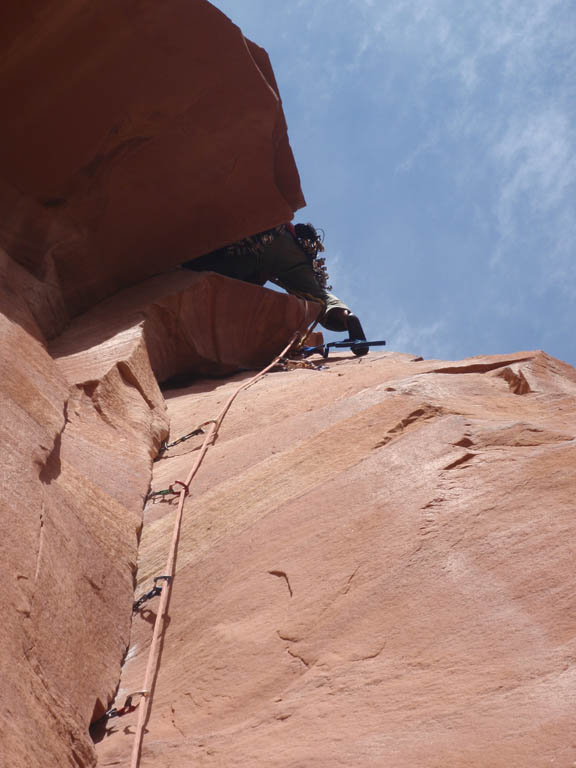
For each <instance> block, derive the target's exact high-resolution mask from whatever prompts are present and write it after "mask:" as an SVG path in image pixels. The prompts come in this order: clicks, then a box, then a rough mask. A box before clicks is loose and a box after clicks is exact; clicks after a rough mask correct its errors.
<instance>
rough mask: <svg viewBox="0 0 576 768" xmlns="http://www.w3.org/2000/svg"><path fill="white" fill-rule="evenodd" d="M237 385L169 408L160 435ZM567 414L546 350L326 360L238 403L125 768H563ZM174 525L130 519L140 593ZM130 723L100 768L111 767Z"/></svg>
mask: <svg viewBox="0 0 576 768" xmlns="http://www.w3.org/2000/svg"><path fill="white" fill-rule="evenodd" d="M239 381H240V379H239V378H238V377H236V379H231V380H229V381H226V382H223V383H221V384H218V385H215V384H214V383H213V382H203V383H202V382H198V383H197V384H196V385H195V386H193V387H191V388H189V389H182V390H180V391H177V392H174V393H172V394H171V396H170V398H169V399H168V401H167V405H168V413H169V416H170V420H171V434H172V435H173V437H177V436H178V435H180V434H184V433H186V432H189V431H190V429H191V428H193V426H194V425H196V424H198V423H199V422H201V421H203V420H205V419H207V418H210V417H212V416H214V415H215V414H216V412H217V411H218V409H219V407H220V404H221V403H222V402H223V401H224V399H225V398H226V397H227V396H228V395H229V394H230V393H231V392H232V391H233V388H234V387H236V386H238V383H239ZM575 413H576V371H574V369H573V368H571V367H569V366H567V365H565V364H563V363H560V362H559V361H557V360H554V359H552V358H550V357H548V356H547V355H545V354H543V353H518V354H514V355H509V356H505V355H501V356H494V357H485V358H474V359H471V360H464V361H461V362H458V363H443V362H440V361H418V360H415V359H414V358H411V357H410V356H409V355H401V354H390V353H386V354H383V355H371V356H369V357H366V358H364V359H360V360H357V359H354V358H352V357H351V356H345V355H341V356H339V357H338V358H337V359H334V360H332V361H331V362H329V364H328V366H327V368H326V369H324V370H322V371H308V370H300V371H295V372H290V373H287V372H284V373H281V372H279V373H274V374H271V375H270V376H269V377H267V378H266V379H265V380H264V381H263V382H261V383H259V384H258V385H257V386H256V387H254V388H252V389H249V390H248V391H247V392H245V393H243V394H242V395H241V399H240V400H238V401H237V404H236V406H235V407H234V410H233V411H232V412H231V413H230V416H229V419H228V421H227V422H225V426H224V428H223V430H222V432H221V437H220V438H219V440H218V442H217V444H216V446H215V447H214V449H213V450H212V453H211V454H210V455H209V458H208V459H207V461H206V463H205V465H204V468H203V470H202V472H201V474H200V475H199V477H198V479H197V482H196V483H195V485H194V487H193V488H192V489H191V496H190V498H189V499H188V500H187V501H186V505H185V520H184V526H183V530H182V536H181V541H180V547H179V553H178V560H177V575H176V578H175V580H174V586H173V592H172V598H171V602H170V606H169V618H168V626H167V629H166V633H165V638H164V645H163V650H162V657H161V666H160V671H159V675H158V680H157V685H156V691H155V696H154V700H153V703H152V710H151V716H150V719H149V721H148V723H147V729H146V734H145V737H144V750H143V754H142V763H141V764H142V766H143V768H168V767H170V768H180V766H182V768H184V766H186V767H187V766H190V765H197V766H209V765H218V766H230V765H234V766H250V768H254V767H255V766H266V767H267V768H268V767H269V766H278V767H282V768H292V767H294V766H311V765H319V766H323V768H332V766H334V768H335V767H336V766H342V765H347V766H363V767H364V766H366V767H370V768H381V767H382V766H394V768H401V767H402V766H410V767H412V766H415V765H417V766H426V767H427V768H432V767H433V766H434V767H436V766H438V767H439V766H442V768H447V767H448V766H450V767H453V768H462V766H475V767H477V768H497V767H498V768H511V767H512V766H514V767H517V768H521V767H522V768H525V766H531V768H540V767H541V768H544V766H550V765H565V766H569V765H572V764H573V762H574V761H575V759H576V747H575V746H574V741H573V739H572V738H571V735H570V734H571V733H572V731H573V728H574V724H575V714H574V713H575V707H574V705H575V691H576V687H575V680H576V667H575V664H574V659H575V653H576V619H575V618H574V617H575V615H576V611H575V609H576V598H575V595H574V589H573V584H574V577H575V575H576V574H575V570H576V568H575V557H574V555H575V551H574V541H575V533H576V530H575V526H576V518H575V515H574V512H575V504H574V497H575V496H574V490H575V484H576V439H575V435H576V420H575ZM199 439H200V438H196V442H194V441H190V442H187V443H183V444H181V445H180V446H177V447H176V448H173V449H172V450H171V451H170V453H169V455H168V456H167V457H166V458H164V459H163V460H162V461H161V462H159V463H158V464H156V465H155V471H154V477H153V487H154V488H165V487H167V485H168V484H169V483H170V482H171V481H172V480H174V479H177V478H181V477H183V476H185V475H186V474H187V471H188V468H189V466H190V464H191V461H192V460H193V458H194V456H195V449H196V448H197V446H198V442H197V441H198V440H199ZM172 511H173V507H172V506H171V505H170V504H169V503H168V502H167V501H166V500H164V501H163V502H160V503H158V502H157V503H152V502H149V503H148V504H147V506H146V510H145V527H144V532H143V538H142V543H141V548H140V561H139V573H138V589H137V592H138V593H142V592H143V591H144V590H145V589H147V587H148V586H149V585H151V580H152V578H153V577H154V576H155V575H158V574H161V573H162V572H163V568H164V563H165V558H166V555H167V551H168V545H169V540H170V535H171V528H172V523H173V514H172ZM157 604H158V601H157V600H155V601H152V602H151V603H148V604H147V607H146V610H145V611H143V612H142V614H139V615H137V616H136V617H135V619H134V623H133V629H132V638H131V641H130V642H131V645H130V651H129V655H128V660H127V663H126V665H125V666H124V669H123V674H122V682H121V690H120V691H119V696H118V700H119V702H120V703H122V702H123V699H124V697H125V695H126V694H127V693H128V692H129V691H133V690H137V689H139V688H140V687H141V685H142V681H143V679H144V666H145V663H146V659H147V652H148V647H149V642H150V637H151V631H152V630H151V623H150V622H151V621H152V620H153V618H154V616H155V610H156V607H157ZM136 716H137V713H133V714H131V715H126V716H125V717H123V718H118V719H117V720H110V721H109V723H108V728H107V730H106V731H103V732H101V733H100V738H101V741H100V743H99V745H98V751H99V763H98V764H99V766H102V768H104V767H105V766H114V765H125V764H127V760H128V756H129V753H130V750H131V747H132V743H133V731H134V728H133V725H134V722H135V718H136Z"/></svg>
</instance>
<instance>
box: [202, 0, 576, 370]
mask: <svg viewBox="0 0 576 768" xmlns="http://www.w3.org/2000/svg"><path fill="white" fill-rule="evenodd" d="M214 4H215V5H216V6H217V7H218V8H220V9H221V10H222V11H224V13H226V14H227V15H228V16H229V17H230V18H231V19H232V20H233V21H234V22H235V23H237V24H238V25H239V26H240V27H241V28H242V30H243V31H244V34H245V35H246V36H247V37H249V38H251V39H252V40H254V41H255V42H256V43H258V44H259V45H262V46H263V47H264V48H266V50H267V51H268V53H269V55H270V58H271V60H272V64H273V67H274V71H275V74H276V78H277V80H278V84H279V87H280V92H281V95H282V99H283V102H284V110H285V113H286V119H287V121H288V129H289V135H290V141H291V144H292V148H293V150H294V154H295V157H296V162H297V164H298V168H299V171H300V175H301V177H302V188H303V190H304V194H305V196H306V199H307V201H308V206H307V208H305V209H304V210H303V211H301V212H299V213H298V214H297V215H296V219H295V220H296V221H298V220H300V221H302V220H303V221H312V222H313V223H314V224H315V225H316V226H317V227H322V228H323V229H324V230H325V232H326V240H325V245H326V250H327V254H326V255H327V261H328V270H329V273H330V277H331V281H332V284H333V285H334V290H335V292H336V293H338V295H340V296H341V298H342V299H344V300H345V301H346V302H347V303H348V304H349V305H350V306H351V308H352V309H353V310H354V311H355V312H356V313H357V314H358V315H359V317H360V318H361V320H362V322H363V324H364V326H365V329H366V332H367V335H368V336H369V337H372V338H385V339H387V340H388V343H389V349H393V350H396V351H404V352H411V353H415V354H419V355H422V356H423V357H427V358H430V357H438V358H443V359H459V358H462V357H467V356H471V355H479V354H494V353H501V352H514V351H519V350H526V349H539V348H541V349H544V350H545V351H546V352H548V353H549V354H552V355H554V356H556V357H559V358H561V359H563V360H566V361H567V362H570V363H572V364H573V365H576V311H575V300H576V120H575V117H576V115H575V113H576V3H574V0H293V1H292V2H291V3H287V4H284V3H272V2H270V0H241V2H239V1H238V0H234V2H233V1H232V0H216V2H215V3H214Z"/></svg>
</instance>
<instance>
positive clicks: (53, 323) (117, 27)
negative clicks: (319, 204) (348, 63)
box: [0, 0, 304, 335]
mask: <svg viewBox="0 0 576 768" xmlns="http://www.w3.org/2000/svg"><path fill="white" fill-rule="evenodd" d="M2 16H3V17H4V19H3V24H1V25H0V45H1V46H2V50H3V51H4V55H3V58H2V61H1V62H0V100H1V103H2V113H3V118H2V122H1V125H0V167H1V169H2V170H1V179H2V184H0V209H1V210H2V221H1V223H0V245H1V246H2V247H3V248H4V249H5V250H6V251H7V252H8V253H9V255H10V256H11V257H12V258H13V259H14V260H15V261H17V262H18V263H19V264H21V265H23V266H24V267H26V268H27V269H28V270H29V271H30V272H31V273H32V275H33V277H34V278H36V281H34V280H32V279H30V280H29V283H31V284H32V285H33V286H35V285H36V284H37V281H39V282H40V283H41V284H42V286H41V289H38V290H39V292H40V293H41V294H42V296H43V306H42V307H38V306H37V305H38V301H36V302H33V306H32V311H33V312H34V313H35V315H36V319H37V320H39V321H40V324H41V326H42V327H43V328H45V329H46V331H47V332H48V334H49V335H55V333H56V332H59V330H60V329H61V327H62V324H63V322H65V320H66V317H67V313H72V314H75V313H77V312H78V311H80V310H83V309H86V308H87V307H88V306H91V305H92V304H94V303H95V302H96V301H98V300H99V299H101V298H104V297H105V296H107V295H109V294H111V293H113V292H115V291H116V290H118V288H120V287H123V286H125V285H128V284H131V283H135V282H137V281H139V280H141V279H143V278H145V277H149V276H150V275H153V274H157V273H159V272H164V271H166V270H167V269H169V268H171V267H174V266H176V265H177V264H181V263H182V262H183V261H185V260H186V259H189V258H193V257H194V256H198V255H200V254H202V253H206V252H208V251H210V250H212V249H214V248H216V247H219V246H221V245H224V244H226V243H230V242H233V241H235V240H237V239H239V238H242V237H246V236H247V235H250V234H253V233H254V232H258V231H260V230H262V229H265V228H267V227H271V226H274V225H276V224H279V223H281V222H283V221H288V220H290V219H291V218H292V216H293V214H294V211H295V210H297V209H298V208H301V207H302V206H303V205H304V198H303V196H302V192H301V190H300V182H299V177H298V171H297V169H296V166H295V163H294V159H293V157H292V152H291V149H290V145H289V142H288V137H287V132H286V122H285V119H284V114H283V111H282V105H281V101H280V97H279V94H278V89H277V86H276V82H275V79H274V74H273V72H272V68H271V66H270V62H269V60H268V56H267V54H266V52H265V51H264V50H263V49H262V48H259V47H258V46H257V45H255V44H254V43H252V42H250V41H249V40H246V38H245V37H244V36H243V35H242V32H241V31H240V30H239V29H238V27H236V26H235V25H234V24H232V23H231V22H230V20H229V19H227V18H226V16H224V15H223V14H222V13H221V12H220V11H218V10H217V9H216V8H215V7H214V6H212V5H211V4H210V3H208V2H205V0H196V2H194V3H190V2H187V1H186V0H170V2H164V3H156V4H150V3H137V4H135V3H133V2H129V0H99V2H95V0H82V2H80V3H78V2H69V1H66V2H55V1H54V0H52V2H49V3H46V2H40V1H39V0H31V2H27V3H20V4H18V5H16V4H11V6H10V7H8V8H5V9H4V10H3V11H2ZM28 290H29V291H33V290H34V288H33V287H29V288H28ZM44 305H50V307H53V308H54V310H53V311H51V312H48V309H47V307H46V306H44ZM46 315H48V317H47V316H46Z"/></svg>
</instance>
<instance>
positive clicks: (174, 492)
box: [146, 480, 189, 501]
mask: <svg viewBox="0 0 576 768" xmlns="http://www.w3.org/2000/svg"><path fill="white" fill-rule="evenodd" d="M175 485H181V486H182V488H183V489H184V495H185V496H188V493H189V491H188V486H187V485H186V483H183V482H182V481H181V480H174V482H173V483H172V484H171V485H170V486H169V487H168V488H163V489H162V490H161V491H150V493H149V494H148V496H146V501H150V499H155V498H157V497H158V496H170V495H173V496H178V495H179V494H181V493H182V491H181V490H179V489H178V488H174V486H175Z"/></svg>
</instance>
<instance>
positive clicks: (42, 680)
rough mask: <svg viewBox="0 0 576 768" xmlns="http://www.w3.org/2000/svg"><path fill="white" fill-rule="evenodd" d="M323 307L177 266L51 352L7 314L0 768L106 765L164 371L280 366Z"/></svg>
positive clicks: (2, 348)
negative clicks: (99, 741)
mask: <svg viewBox="0 0 576 768" xmlns="http://www.w3.org/2000/svg"><path fill="white" fill-rule="evenodd" d="M317 314H318V305H317V304H311V303H307V302H304V301H301V300H299V299H296V298H295V297H292V296H287V295H285V294H280V293H277V292H274V291H270V290H268V289H265V288H260V287H258V286H253V285H249V284H247V283H241V282H238V281H235V280H230V279H228V278H224V277H221V276H219V275H208V274H205V275H204V274H192V273H189V272H174V273H171V274H167V275H165V276H163V277H159V278H155V279H153V280H151V281H148V282H146V283H143V284H142V285H141V286H139V287H138V288H133V289H130V290H129V291H127V292H126V295H118V296H117V297H115V298H114V299H113V300H110V301H109V302H106V303H105V304H103V305H101V306H100V307H98V308H94V309H93V310H92V311H91V312H89V313H87V315H85V316H81V317H79V318H78V319H77V320H75V321H74V322H73V323H72V324H71V326H70V327H69V329H68V330H67V331H66V333H65V334H64V335H63V336H62V337H60V338H59V339H58V340H56V341H55V342H54V343H53V344H52V345H51V347H50V350H49V351H50V352H51V353H52V356H53V357H51V356H50V354H48V352H47V350H46V349H45V348H44V346H43V345H42V344H41V343H40V342H39V341H38V340H37V339H36V338H34V337H33V336H32V335H31V334H30V333H27V332H26V331H25V330H24V329H23V328H22V327H21V326H20V325H18V324H17V323H15V322H13V321H11V320H9V319H8V318H6V317H4V316H0V320H1V327H0V363H1V369H2V377H1V378H0V395H1V409H0V437H1V438H2V446H3V459H2V494H1V496H0V509H1V514H0V534H1V537H2V542H3V546H2V569H3V572H4V574H5V577H4V597H5V601H6V602H5V605H6V611H5V617H4V621H3V622H2V626H1V627H0V642H1V643H2V648H3V653H2V657H1V661H0V671H1V677H2V686H1V687H0V747H1V752H2V759H3V762H2V765H3V766H4V765H6V767H7V768H24V767H25V766H26V768H30V767H31V766H34V768H35V767H36V766H38V767H40V766H42V768H52V767H53V768H60V766H63V765H81V766H89V765H94V762H95V756H94V752H93V747H92V742H91V739H90V738H89V735H88V726H89V724H90V722H91V721H92V720H97V719H98V718H100V717H101V716H102V715H103V714H104V712H105V710H106V709H107V707H108V706H109V704H110V703H111V702H112V700H113V698H114V693H115V689H116V686H117V683H118V679H119V676H120V666H121V663H122V660H123V658H124V655H125V653H126V650H127V648H128V644H129V631H130V619H131V607H132V601H133V599H134V582H133V579H134V575H135V570H136V559H137V546H138V536H139V533H140V529H141V523H142V509H143V505H144V501H145V498H146V496H147V494H148V490H149V485H150V470H151V466H152V460H153V458H154V457H156V456H157V454H158V451H159V448H160V443H161V441H162V440H163V439H164V438H166V437H167V435H168V426H169V421H168V416H167V413H166V406H165V402H164V398H163V396H162V393H161V391H160V389H159V387H158V384H157V380H156V376H158V377H159V378H165V377H169V376H172V375H175V374H182V375H186V376H187V378H188V380H190V377H191V376H192V377H195V378H198V375H199V371H201V372H203V373H204V374H206V373H207V372H209V373H212V374H220V375H222V374H223V373H226V372H228V373H229V372H230V371H237V370H245V369H249V368H251V367H253V366H254V365H255V364H258V365H259V364H260V362H261V361H262V360H264V362H269V360H270V359H271V358H272V357H273V356H274V355H275V354H277V353H278V352H280V351H281V349H282V348H283V347H284V345H285V344H286V343H287V342H288V341H289V339H290V338H291V337H292V335H293V333H294V332H295V331H297V330H300V331H304V330H305V328H306V327H307V326H308V325H309V324H310V323H311V322H312V321H313V320H314V318H315V317H316V316H317ZM267 355H268V358H267V359H265V358H266V356H267ZM30 732H33V733H34V739H30V736H29V735H30Z"/></svg>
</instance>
